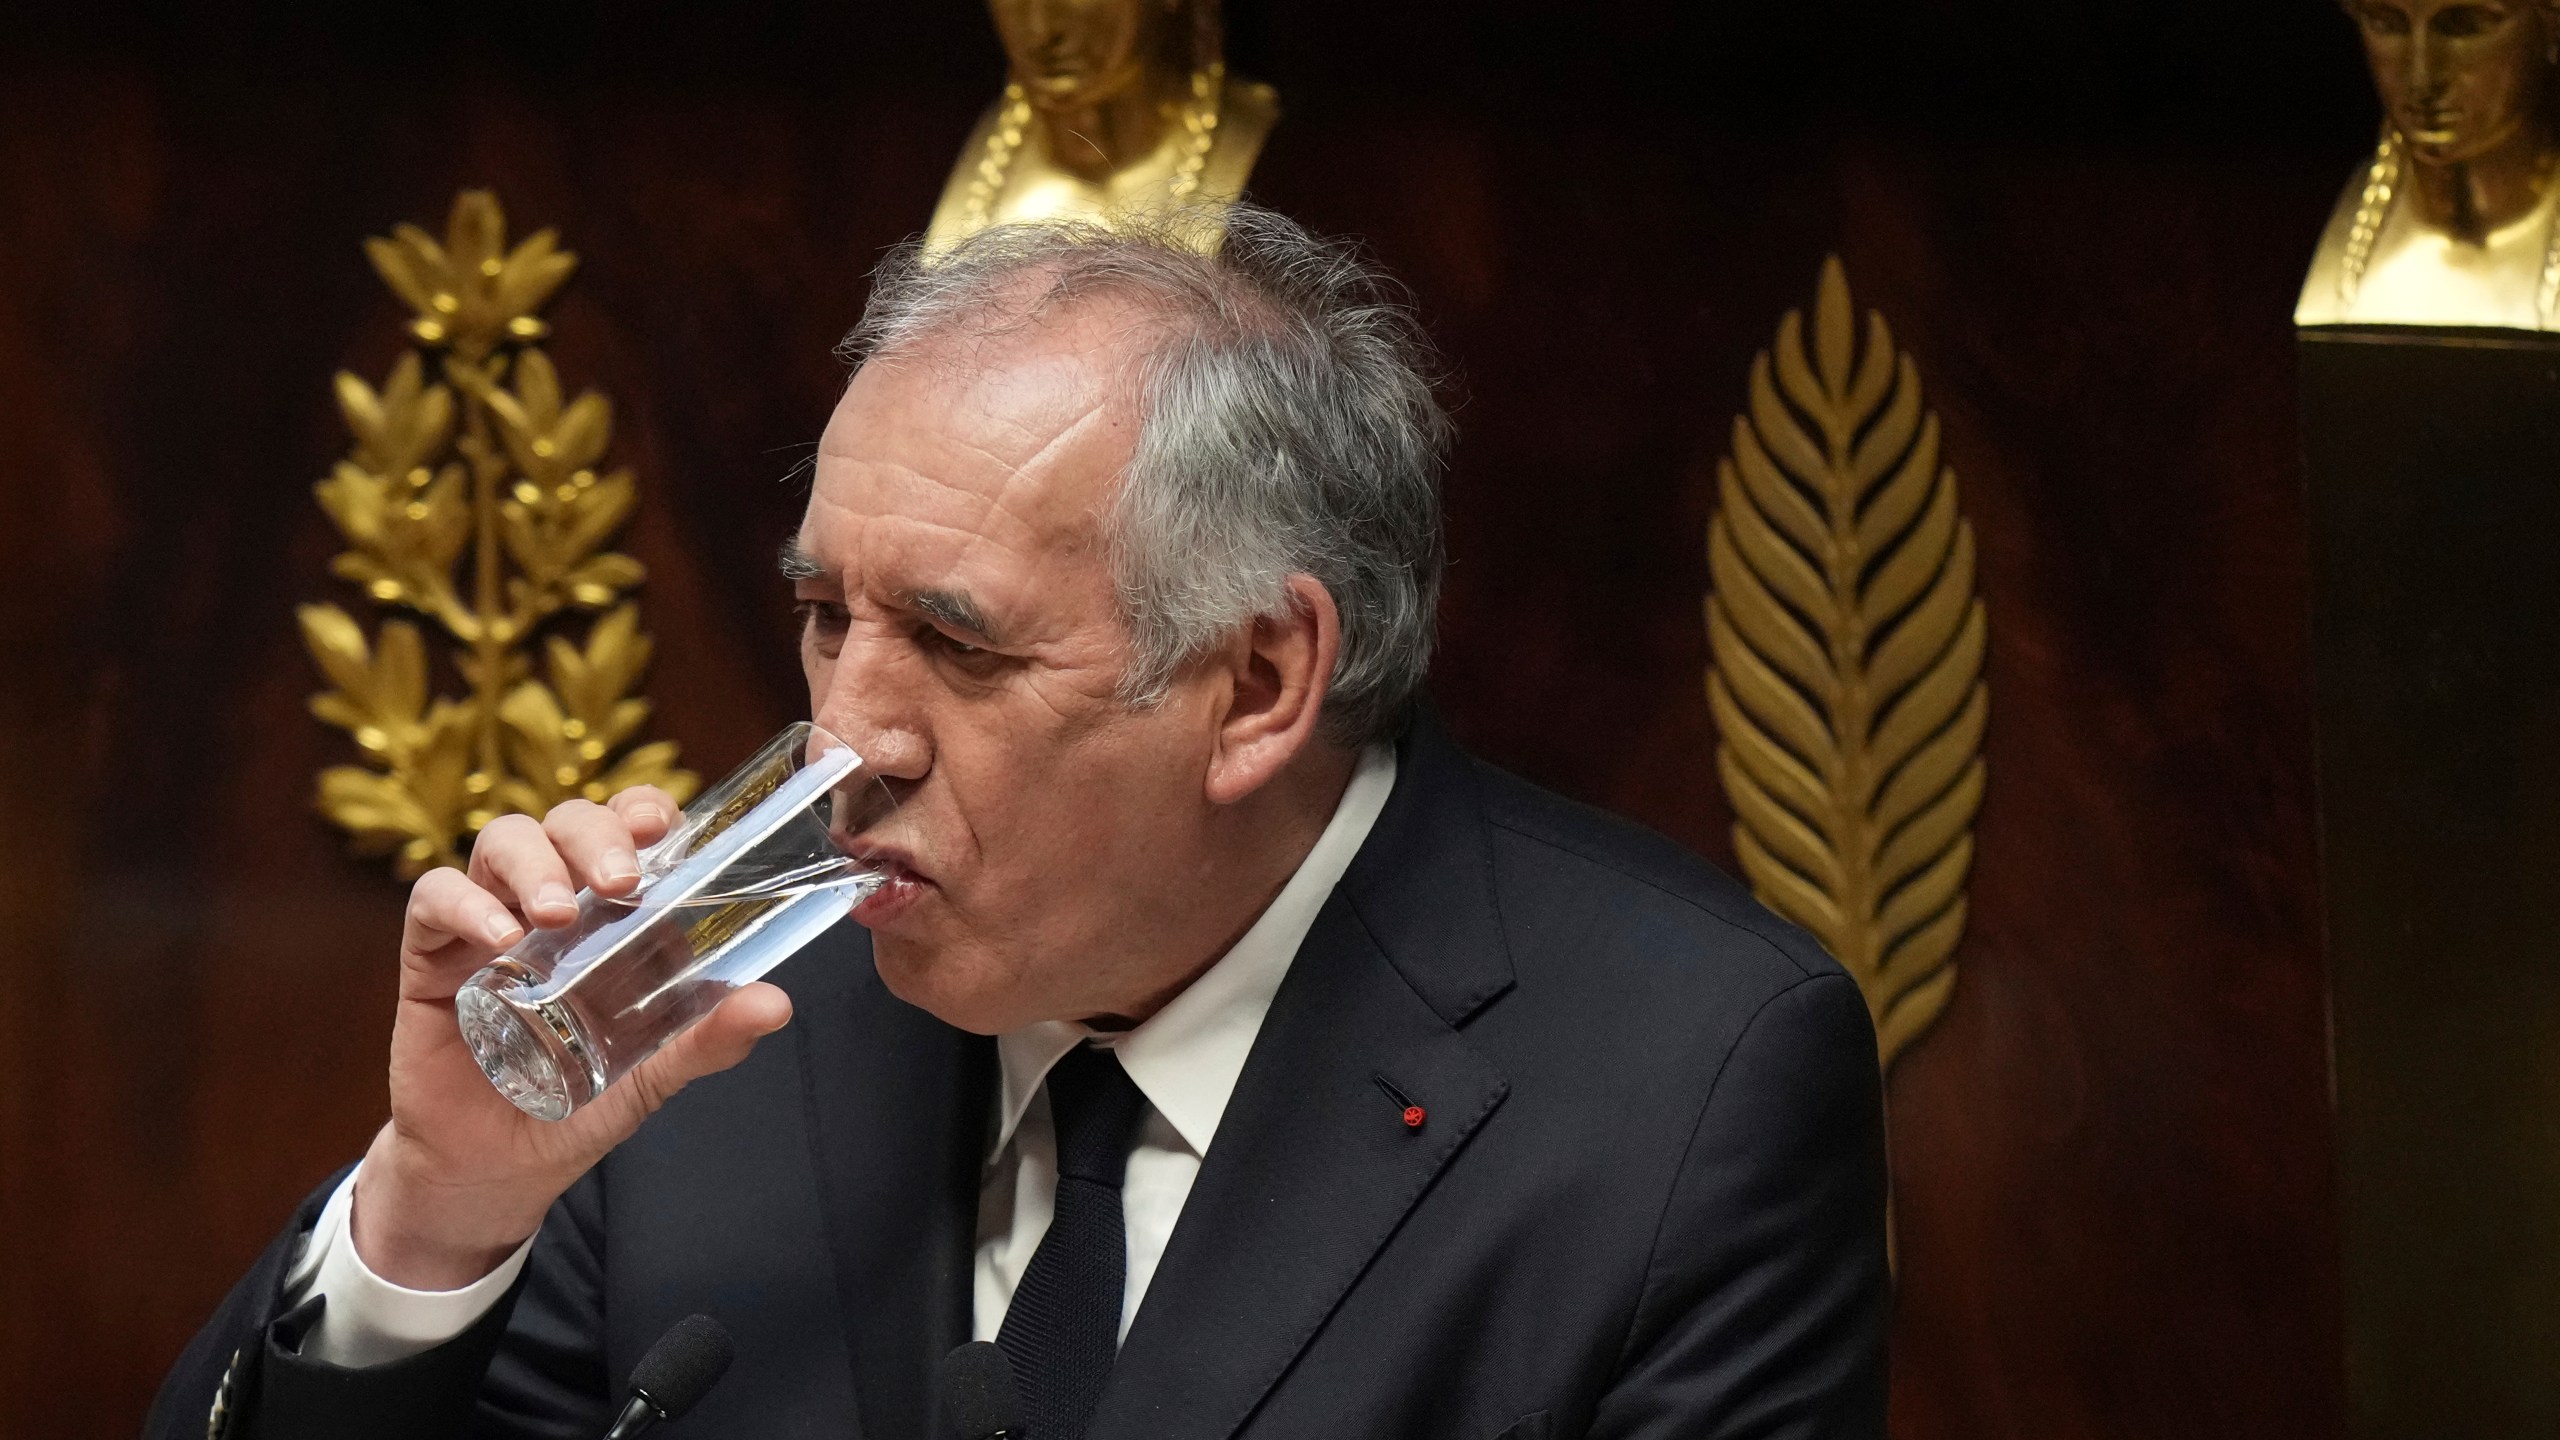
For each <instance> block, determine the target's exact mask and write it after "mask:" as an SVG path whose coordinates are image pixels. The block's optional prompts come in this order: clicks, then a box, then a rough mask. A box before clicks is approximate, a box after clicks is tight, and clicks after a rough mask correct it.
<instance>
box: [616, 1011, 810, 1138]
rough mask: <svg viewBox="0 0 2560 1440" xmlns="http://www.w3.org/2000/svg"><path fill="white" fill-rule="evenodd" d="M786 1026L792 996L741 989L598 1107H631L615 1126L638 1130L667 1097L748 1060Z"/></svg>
mask: <svg viewBox="0 0 2560 1440" xmlns="http://www.w3.org/2000/svg"><path fill="white" fill-rule="evenodd" d="M790 1021H791V997H790V996H788V995H786V994H784V993H783V992H782V990H781V988H780V987H779V986H774V985H767V984H764V983H763V982H761V981H759V982H757V983H755V984H751V985H741V986H739V987H738V988H737V989H736V990H735V991H733V992H732V993H731V994H730V995H729V997H728V998H727V999H725V1000H722V1001H721V1002H720V1003H719V1004H718V1005H716V1006H714V1007H712V1010H711V1013H710V1014H708V1015H705V1016H703V1017H702V1019H701V1021H700V1022H699V1023H697V1024H696V1025H695V1026H694V1027H693V1028H692V1029H690V1030H687V1031H685V1032H684V1033H683V1034H681V1035H678V1036H677V1037H676V1038H675V1039H673V1040H670V1041H668V1042H667V1044H666V1047H665V1048H664V1049H662V1050H660V1051H659V1052H658V1053H657V1054H655V1055H652V1056H650V1057H649V1058H648V1059H646V1060H644V1061H642V1062H641V1063H640V1064H639V1065H638V1066H637V1067H636V1068H634V1069H633V1070H632V1072H631V1073H630V1074H629V1075H627V1076H625V1077H623V1079H622V1080H621V1081H619V1082H618V1083H616V1084H615V1085H614V1087H613V1088H612V1089H610V1090H607V1091H606V1092H605V1093H604V1094H603V1096H601V1097H599V1100H598V1107H599V1108H601V1107H602V1105H603V1103H604V1102H606V1101H613V1102H615V1103H616V1104H618V1105H620V1106H625V1107H629V1108H628V1109H626V1110H622V1111H618V1112H617V1114H616V1120H615V1123H616V1126H617V1128H619V1127H620V1126H623V1125H630V1126H636V1125H638V1124H639V1123H640V1121H641V1120H642V1119H643V1118H645V1117H646V1116H647V1115H649V1114H650V1113H651V1112H654V1111H655V1110H656V1109H657V1108H658V1107H659V1106H661V1105H663V1104H665V1103H666V1102H667V1097H669V1096H671V1095H673V1094H675V1093H676V1092H677V1091H679V1090H681V1089H683V1088H684V1087H686V1086H687V1085H690V1084H692V1083H693V1082H694V1081H696V1080H699V1079H701V1078H702V1077H703V1076H705V1075H711V1074H716V1073H718V1072H719V1071H722V1070H726V1069H728V1068H729V1067H730V1066H732V1065H735V1064H737V1063H738V1062H739V1061H741V1060H744V1059H746V1058H747V1056H748V1054H749V1053H750V1052H752V1051H753V1050H754V1049H755V1048H756V1042H757V1041H759V1040H761V1039H763V1038H764V1037H765V1036H767V1035H770V1034H772V1033H773V1032H774V1031H776V1030H779V1029H781V1028H782V1027H783V1026H784V1025H787V1024H789V1023H790Z"/></svg>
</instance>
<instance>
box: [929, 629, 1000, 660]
mask: <svg viewBox="0 0 2560 1440" xmlns="http://www.w3.org/2000/svg"><path fill="white" fill-rule="evenodd" d="M922 638H923V640H924V643H925V644H926V645H928V646H930V647H931V648H933V649H936V650H939V651H941V652H943V653H944V654H946V655H958V656H963V657H965V656H971V655H985V654H989V653H991V652H990V651H989V650H988V649H987V648H986V647H985V646H983V645H972V644H970V643H969V642H968V641H966V640H962V639H960V638H958V637H956V636H954V635H952V634H950V633H948V632H947V631H942V630H937V629H935V628H934V627H932V626H930V625H927V626H925V627H924V634H923V637H922Z"/></svg>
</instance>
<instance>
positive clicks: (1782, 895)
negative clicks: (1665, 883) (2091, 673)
mask: <svg viewBox="0 0 2560 1440" xmlns="http://www.w3.org/2000/svg"><path fill="white" fill-rule="evenodd" d="M1810 339H1811V349H1810V351H1808V349H1807V344H1806V342H1807V336H1806V333H1805V325H1804V320H1803V317H1802V315H1801V314H1800V313H1799V312H1797V311H1792V310H1790V311H1789V312H1787V315H1786V318H1785V319H1783V320H1782V321H1780V322H1779V325H1778V334H1777V343H1776V346H1775V348H1774V350H1764V351H1762V352H1761V353H1760V354H1759V356H1758V357H1757V358H1755V359H1754V360H1753V362H1752V366H1751V390H1750V401H1749V406H1748V408H1747V409H1746V410H1745V412H1744V413H1743V414H1741V415H1739V416H1737V417H1735V420H1734V424H1733V449H1732V453H1731V454H1730V455H1728V456H1726V457H1725V458H1724V460H1723V461H1722V462H1721V463H1720V464H1719V465H1718V466H1717V472H1716V483H1717V506H1716V511H1715V515H1714V518H1713V519H1712V520H1711V521H1710V522H1709V525H1708V530H1707V571H1708V576H1709V582H1710V584H1711V586H1712V589H1711V590H1710V591H1709V593H1708V595H1707V600H1706V620H1707V639H1708V647H1709V651H1710V653H1711V657H1712V660H1711V664H1710V667H1709V669H1708V671H1707V703H1708V706H1709V708H1710V709H1711V710H1712V711H1713V713H1714V716H1715V723H1716V729H1717V732H1718V735H1719V743H1718V745H1717V748H1716V768H1717V774H1718V776H1719V778H1720V779H1721V780H1722V781H1723V784H1724V789H1725V794H1726V796H1727V798H1728V799H1729V800H1730V801H1731V802H1732V806H1733V812H1734V826H1733V842H1734V850H1735V852H1736V853H1737V855H1738V856H1739V857H1740V859H1741V862H1742V869H1743V873H1744V875H1745V876H1746V877H1747V878H1748V879H1749V881H1750V882H1751V886H1752V888H1753V890H1754V891H1755V892H1756V893H1757V894H1758V895H1759V897H1760V899H1761V902H1762V903H1764V904H1766V905H1768V906H1769V907H1770V908H1771V909H1773V910H1775V911H1777V912H1778V913H1779V914H1781V915H1784V916H1785V917H1787V918H1788V919H1789V920H1792V921H1794V922H1795V923H1797V924H1798V925H1801V926H1803V927H1804V928H1805V929H1807V930H1809V931H1811V932H1812V933H1813V935H1814V937H1815V938H1816V939H1818V940H1820V941H1821V942H1822V944H1823V946H1824V948H1825V949H1827V950H1829V951H1830V952H1831V954H1832V955H1833V957H1834V958H1836V959H1838V960H1839V961H1840V963H1841V965H1842V966H1843V967H1844V968H1846V969H1847V970H1848V972H1849V973H1850V975H1851V976H1853V977H1855V979H1856V980H1857V982H1858V985H1859V988H1860V989H1861V990H1862V991H1864V992H1865V995H1866V999H1867V1009H1868V1012H1869V1014H1871V1015H1872V1016H1873V1017H1874V1019H1875V1026H1876V1043H1877V1048H1878V1053H1879V1058H1880V1060H1881V1061H1882V1062H1883V1063H1884V1064H1885V1065H1888V1066H1890V1065H1891V1064H1892V1063H1893V1061H1894V1059H1895V1057H1897V1056H1898V1055H1900V1054H1901V1053H1902V1051H1903V1050H1904V1049H1905V1048H1906V1047H1907V1046H1909V1045H1910V1043H1911V1042H1912V1041H1913V1040H1914V1039H1916V1038H1917V1037H1918V1036H1919V1035H1920V1034H1921V1033H1922V1032H1923V1031H1925V1030H1926V1029H1927V1028H1928V1027H1929V1025H1930V1023H1931V1022H1932V1021H1934V1020H1936V1019H1937V1018H1938V1015H1939V1012H1941V1011H1942V1010H1944V1009H1945V1008H1946V1004H1947V999H1948V996H1949V994H1950V993H1951V992H1952V991H1953V989H1954V987H1955V979H1956V967H1955V963H1954V956H1955V949H1956V942H1957V940H1958V939H1959V938H1960V937H1961V936H1962V935H1963V933H1964V925H1965V882H1966V879H1967V877H1968V874H1969V872H1970V870H1971V868H1972V863H1973V820H1974V816H1975V814H1976V813H1977V812H1978V811H1979V810H1980V809H1981V806H1982V790H1983V777H1984V767H1983V758H1982V740H1983V729H1984V724H1985V721H1986V720H1987V718H1988V716H1989V712H1990V694H1989V690H1988V687H1987V686H1986V685H1985V683H1984V681H1983V675H1982V666H1983V653H1984V642H1985V638H1986V634H1987V631H1986V622H1985V618H1984V613H1983V607H1982V601H1981V599H1980V597H1979V596H1978V595H1977V594H1976V593H1975V586H1974V544H1973V527H1972V526H1971V525H1970V524H1969V523H1967V522H1966V520H1965V518H1964V517H1963V515H1962V514H1961V513H1960V512H1959V511H1958V509H1957V496H1956V477H1955V472H1954V471H1953V470H1951V469H1949V468H1948V467H1947V466H1945V465H1944V464H1943V463H1941V461H1940V458H1939V454H1938V417H1937V415H1936V414H1935V413H1933V412H1931V411H1929V410H1927V409H1926V408H1925V407H1924V406H1923V405H1922V403H1921V397H1920V375H1919V371H1918V368H1917V367H1916V366H1914V365H1913V364H1912V361H1911V357H1910V356H1908V355H1905V354H1901V353H1899V352H1897V351H1896V350H1895V349H1894V344H1893V335H1892V332H1891V331H1890V330H1889V329H1887V327H1886V325H1885V321H1884V317H1883V316H1882V315H1880V314H1877V313H1875V312H1873V311H1870V312H1868V315H1867V323H1866V333H1865V337H1864V343H1863V344H1861V343H1859V341H1860V337H1859V334H1858V325H1857V312H1856V310H1855V309H1854V308H1853V306H1852V305H1851V303H1850V297H1849V282H1848V278H1847V276H1846V274H1845V273H1844V272H1843V271H1842V269H1841V265H1840V260H1839V257H1837V256H1832V257H1830V258H1828V259H1826V260H1825V261H1824V262H1823V266H1822V278H1821V281H1820V284H1819V288H1818V290H1817V292H1816V298H1815V302H1814V310H1813V327H1812V335H1811V337H1810Z"/></svg>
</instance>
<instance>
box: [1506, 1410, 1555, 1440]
mask: <svg viewBox="0 0 2560 1440" xmlns="http://www.w3.org/2000/svg"><path fill="white" fill-rule="evenodd" d="M1555 1433H1556V1424H1555V1417H1554V1416H1552V1415H1550V1414H1549V1413H1548V1412H1546V1411H1544V1410H1541V1411H1538V1412H1537V1413H1536V1414H1534V1415H1523V1416H1521V1417H1520V1418H1519V1419H1517V1420H1514V1421H1512V1422H1511V1424H1510V1426H1509V1427H1508V1428H1506V1429H1505V1430H1504V1431H1503V1432H1502V1433H1501V1434H1499V1435H1497V1436H1495V1437H1493V1440H1555Z"/></svg>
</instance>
